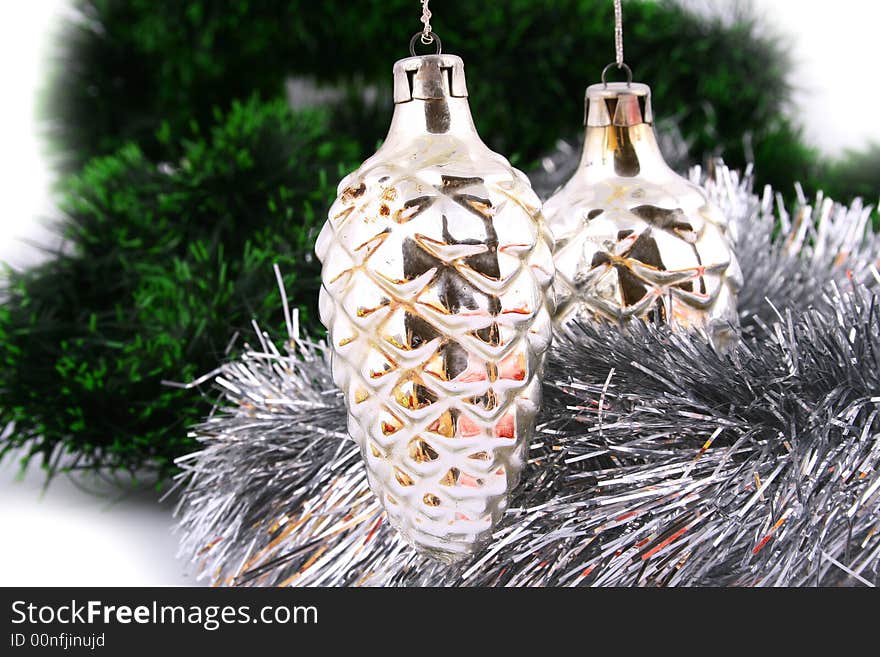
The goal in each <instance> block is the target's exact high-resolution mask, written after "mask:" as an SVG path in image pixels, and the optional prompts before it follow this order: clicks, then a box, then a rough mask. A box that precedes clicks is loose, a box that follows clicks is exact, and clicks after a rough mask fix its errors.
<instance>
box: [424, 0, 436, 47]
mask: <svg viewBox="0 0 880 657" xmlns="http://www.w3.org/2000/svg"><path fill="white" fill-rule="evenodd" d="M428 2H429V0H422V25H424V26H425V27H424V28H423V29H422V43H423V44H425V45H426V46H427V45H428V44H429V43H433V42H434V35H433V30H431V16H432V14H431V10H430V9H428Z"/></svg>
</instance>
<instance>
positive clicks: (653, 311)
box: [544, 83, 742, 347]
mask: <svg viewBox="0 0 880 657" xmlns="http://www.w3.org/2000/svg"><path fill="white" fill-rule="evenodd" d="M650 93H651V92H650V89H649V87H648V86H647V85H644V84H637V83H608V84H607V85H606V84H597V85H593V86H591V87H589V88H588V89H587V97H586V112H585V123H586V126H587V131H586V137H585V142H584V150H583V154H582V156H581V161H580V164H579V165H578V168H577V171H576V172H575V174H574V176H573V177H572V178H571V180H569V181H568V182H567V183H566V184H565V185H564V186H563V187H562V189H560V190H559V191H558V192H557V193H556V194H555V195H554V196H553V197H552V198H550V199H549V200H548V201H547V202H546V203H545V204H544V214H545V216H546V217H547V222H548V225H549V226H550V228H551V230H552V231H553V234H554V236H555V238H556V248H555V252H554V260H555V263H556V271H557V275H556V282H555V285H554V289H555V292H556V299H557V304H558V305H557V310H556V321H557V322H559V323H561V324H565V323H567V322H569V321H570V320H572V319H574V318H576V317H579V316H586V317H590V318H595V319H605V320H612V321H618V322H619V321H624V320H628V319H631V318H633V317H639V318H647V319H659V320H660V321H665V322H669V323H670V324H671V325H673V326H678V327H683V328H695V329H702V330H705V331H706V333H707V334H708V335H709V336H710V337H711V338H712V340H713V342H714V343H715V344H716V345H717V346H719V347H725V346H726V345H727V344H729V342H730V341H731V340H732V339H734V337H735V335H736V327H737V325H738V319H737V313H736V294H737V291H738V290H739V288H740V286H741V285H742V274H741V272H740V269H739V265H738V263H737V260H736V256H735V255H734V253H733V251H732V247H731V243H730V240H729V238H728V235H727V222H726V219H725V218H724V216H723V215H722V213H721V211H720V210H718V209H717V208H716V207H715V206H713V205H712V204H711V203H710V202H709V201H708V200H707V198H706V195H705V194H704V193H703V191H702V190H701V189H700V188H699V187H697V186H696V185H694V184H692V183H691V182H689V181H687V180H685V179H684V178H682V177H681V176H679V175H677V174H676V173H675V172H674V171H672V169H670V168H669V167H668V166H667V164H666V162H665V161H664V160H663V157H662V155H661V154H660V149H659V147H658V146H657V140H656V137H655V134H654V129H653V125H652V124H653V117H652V110H651V95H650Z"/></svg>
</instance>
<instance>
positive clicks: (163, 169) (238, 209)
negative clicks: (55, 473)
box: [0, 100, 354, 477]
mask: <svg viewBox="0 0 880 657" xmlns="http://www.w3.org/2000/svg"><path fill="white" fill-rule="evenodd" d="M160 139H161V140H169V139H171V133H170V132H169V131H168V130H162V131H160ZM179 143H180V144H181V150H182V157H181V159H180V160H178V161H175V162H173V163H170V162H169V163H162V164H156V163H154V162H152V161H151V160H149V159H148V158H147V157H145V155H144V154H143V152H142V151H141V149H140V148H138V147H137V146H135V145H127V146H124V147H122V148H121V149H120V150H119V151H117V152H116V153H115V154H114V155H110V156H107V157H102V158H97V159H95V160H93V161H91V162H90V163H89V165H88V166H86V168H85V169H84V170H83V171H82V173H81V174H79V175H78V176H75V177H74V178H72V179H71V180H69V181H68V182H67V183H66V184H65V187H64V196H63V201H62V209H63V210H64V212H65V214H66V216H67V221H66V223H65V224H64V228H63V231H64V236H65V238H66V239H67V241H68V246H69V248H67V249H65V250H64V251H63V252H61V253H59V254H58V255H57V257H56V258H54V259H53V260H51V261H49V262H47V263H45V264H43V265H40V266H39V267H36V268H34V269H31V270H28V271H24V272H13V271H9V272H7V276H6V278H5V283H6V286H5V289H4V290H3V291H2V292H0V294H2V296H3V297H5V301H4V303H3V304H2V305H0V427H3V426H5V425H7V424H8V423H10V422H12V423H14V424H15V429H14V431H12V432H11V433H10V435H9V437H8V438H7V439H6V441H5V442H3V443H2V444H0V454H2V453H5V452H7V451H9V450H11V449H14V448H18V447H22V446H26V447H27V449H28V453H29V454H31V455H34V454H42V455H43V462H44V463H47V464H53V465H50V470H52V469H54V467H55V466H54V463H55V461H53V460H52V457H53V455H57V454H58V453H59V452H58V450H59V448H62V449H61V451H67V452H71V453H73V454H74V455H75V459H74V461H73V463H72V465H70V466H69V467H74V468H93V467H96V466H101V467H104V468H109V469H117V468H123V469H130V470H135V469H137V468H140V467H143V466H148V467H150V468H156V469H157V470H158V472H159V475H160V477H164V476H165V475H167V474H168V472H169V471H170V469H171V468H172V464H171V461H172V459H173V458H174V457H175V456H178V455H179V454H180V453H181V451H185V450H186V448H187V447H188V446H189V441H188V440H187V439H186V438H185V435H186V430H185V428H186V427H187V426H188V425H189V424H191V423H192V422H194V421H196V420H198V418H199V417H200V416H201V415H202V414H203V412H204V410H205V408H206V406H205V405H204V404H201V403H199V402H198V401H197V399H195V398H194V396H193V395H192V394H189V393H187V392H185V391H181V390H177V389H173V388H169V387H166V386H163V385H162V384H161V381H162V380H163V379H173V380H188V379H190V378H192V377H194V376H196V375H197V374H201V373H202V372H204V371H205V370H206V368H207V369H210V368H211V367H212V366H213V363H214V362H215V361H216V358H217V357H218V356H221V355H222V354H223V353H224V350H225V348H226V346H227V344H228V343H229V339H230V337H231V335H232V333H234V332H235V331H236V330H237V329H241V328H245V327H248V326H249V323H250V321H251V318H252V317H271V316H272V315H273V314H274V308H275V306H276V305H277V304H278V302H279V297H278V295H277V294H274V293H270V292H271V291H272V290H273V289H274V288H275V283H274V279H273V275H272V267H271V265H272V263H274V262H279V263H281V262H283V263H286V266H285V278H286V279H287V281H288V284H289V285H290V286H291V288H292V289H293V290H295V292H294V302H295V303H297V304H299V305H300V306H301V307H303V309H304V312H305V313H306V314H305V316H304V318H305V321H306V322H307V323H308V321H309V314H308V313H309V309H310V307H311V306H312V296H313V294H314V290H315V289H316V286H317V285H318V280H319V279H318V268H317V266H316V264H315V263H314V261H313V260H312V258H311V249H312V243H313V241H314V230H313V228H314V226H315V225H316V223H318V222H319V221H320V219H321V218H322V215H323V213H324V207H325V206H326V204H327V202H328V199H329V198H331V197H332V196H333V194H334V193H335V181H336V179H337V178H338V177H339V175H340V173H341V172H343V171H344V170H345V169H346V168H347V167H348V166H349V165H347V164H345V163H346V162H351V161H352V157H353V151H354V149H353V146H352V144H351V143H350V142H348V141H346V140H345V139H343V138H340V137H339V136H338V135H333V134H331V133H330V132H329V131H328V117H327V115H326V114H324V113H321V112H305V113H299V114H294V113H292V112H291V111H290V109H289V108H288V107H287V105H286V104H285V103H284V102H283V101H274V102H270V103H261V102H259V101H256V100H252V101H249V102H247V103H243V104H239V103H236V104H234V105H233V106H232V109H231V110H230V111H229V112H228V113H226V114H220V113H218V114H217V116H216V124H215V125H214V126H213V127H212V128H210V129H208V130H202V129H199V128H197V127H194V128H193V131H192V132H191V134H190V136H188V137H187V138H185V139H182V140H181V141H180V142H179ZM267 293H269V294H267Z"/></svg>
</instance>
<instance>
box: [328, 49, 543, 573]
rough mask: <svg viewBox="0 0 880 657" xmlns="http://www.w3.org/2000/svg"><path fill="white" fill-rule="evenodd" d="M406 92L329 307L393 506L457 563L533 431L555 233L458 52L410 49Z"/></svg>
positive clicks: (334, 224) (365, 190)
mask: <svg viewBox="0 0 880 657" xmlns="http://www.w3.org/2000/svg"><path fill="white" fill-rule="evenodd" d="M394 100H395V109H394V117H393V119H392V124H391V129H390V131H389V134H388V137H387V139H386V141H385V143H384V144H383V146H382V147H381V148H380V149H379V151H378V152H377V153H376V154H375V155H373V156H372V157H371V158H369V159H368V160H367V161H366V162H364V163H363V165H361V167H360V168H359V169H358V170H357V171H355V172H354V173H352V174H350V175H349V176H347V177H346V178H345V179H344V180H343V181H342V182H341V183H340V185H339V197H338V199H337V200H336V202H335V203H334V205H333V206H332V208H331V209H330V212H329V218H328V221H327V222H326V224H325V225H324V227H323V229H322V231H321V234H320V236H319V237H318V241H317V245H316V252H317V254H318V257H319V258H320V260H321V262H322V264H323V271H322V283H323V285H322V288H321V295H320V310H321V320H322V322H323V323H324V325H325V326H326V327H327V329H328V331H329V340H330V343H331V346H332V350H333V376H334V380H335V381H336V383H337V385H338V386H339V387H340V388H341V389H342V391H343V393H344V395H345V399H346V404H347V409H348V414H349V422H348V426H349V433H350V434H351V436H352V438H353V439H354V440H355V441H356V442H357V443H358V444H359V445H360V448H361V454H362V457H363V459H364V462H365V464H366V469H367V474H368V478H369V482H370V486H371V488H372V490H373V492H374V493H375V494H376V495H377V497H378V498H379V500H380V501H381V503H382V505H383V506H384V508H385V510H386V512H387V517H388V519H389V521H390V522H391V524H392V525H393V526H394V527H396V528H397V529H398V531H399V532H400V534H401V535H402V536H403V537H404V538H405V539H406V540H407V541H408V542H409V543H410V544H411V545H413V546H414V547H415V548H416V549H418V550H419V551H422V552H426V553H428V554H430V555H431V556H433V557H435V558H438V559H442V560H445V561H455V560H458V559H460V558H463V557H465V556H467V555H468V554H471V553H473V552H474V551H475V550H476V549H478V548H479V547H480V546H481V545H482V544H483V543H485V542H486V541H487V540H488V539H489V538H490V537H491V533H492V529H493V527H494V526H495V525H496V523H497V522H498V521H499V520H500V518H501V516H502V514H503V512H504V509H505V508H506V505H507V498H508V495H509V493H510V491H511V490H512V489H513V488H514V487H515V486H516V484H517V482H518V479H519V474H520V470H521V468H522V466H523V463H524V460H525V456H526V450H527V449H528V444H529V442H530V438H531V436H532V434H533V431H534V422H535V415H536V413H537V411H538V407H539V405H540V397H541V387H540V385H541V371H542V366H543V360H544V353H545V351H546V350H547V347H548V345H549V343H550V339H551V334H552V317H551V316H552V312H553V307H552V301H551V298H550V296H549V294H550V287H551V285H552V279H553V261H552V252H551V249H552V240H551V237H550V234H549V231H547V230H546V228H545V226H544V223H543V221H542V217H541V213H540V202H539V201H538V198H537V197H536V195H535V194H534V192H533V191H532V189H531V186H530V184H529V182H528V179H527V178H526V177H525V176H524V175H523V174H522V173H521V172H520V171H517V170H516V169H514V168H513V167H511V166H510V164H509V162H508V161H507V160H506V159H505V158H504V157H502V156H500V155H498V154H497V153H494V152H492V151H491V150H489V148H488V147H487V146H486V145H485V144H483V142H482V141H481V140H480V138H479V136H478V135H477V132H476V129H475V128H474V124H473V120H472V119H471V114H470V108H469V106H468V100H467V90H466V87H465V78H464V67H463V64H462V61H461V59H460V58H458V57H456V56H454V55H439V54H438V55H427V56H421V57H410V58H407V59H403V60H400V61H398V62H397V63H396V64H395V66H394Z"/></svg>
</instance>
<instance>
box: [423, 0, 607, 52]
mask: <svg viewBox="0 0 880 657" xmlns="http://www.w3.org/2000/svg"><path fill="white" fill-rule="evenodd" d="M424 4H425V7H427V6H428V1H427V0H425V3H424ZM430 16H431V14H430V12H429V13H428V17H430ZM423 20H424V19H423ZM429 31H430V30H429ZM422 38H423V39H424V37H422ZM425 43H427V42H425ZM614 54H615V56H616V61H617V68H623V9H621V7H620V0H614Z"/></svg>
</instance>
